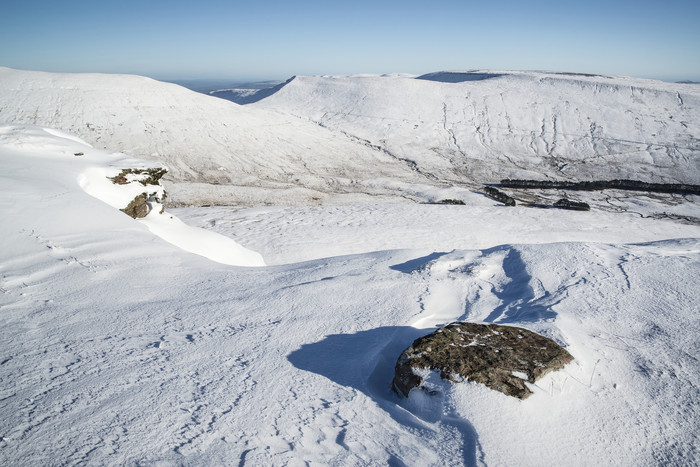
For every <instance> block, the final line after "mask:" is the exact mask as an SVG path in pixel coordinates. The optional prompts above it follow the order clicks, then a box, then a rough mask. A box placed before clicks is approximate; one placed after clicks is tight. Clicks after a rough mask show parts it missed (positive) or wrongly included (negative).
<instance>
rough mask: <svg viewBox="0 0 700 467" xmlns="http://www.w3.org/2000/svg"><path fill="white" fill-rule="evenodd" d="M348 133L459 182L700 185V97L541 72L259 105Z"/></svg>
mask: <svg viewBox="0 0 700 467" xmlns="http://www.w3.org/2000/svg"><path fill="white" fill-rule="evenodd" d="M252 105H253V106H254V107H256V108H261V109H276V110H283V111H285V112H288V113H290V114H294V115H298V116H301V117H303V118H306V119H308V120H310V121H313V122H316V123H318V124H320V125H323V126H324V127H326V128H330V129H335V130H341V131H343V132H346V133H347V134H350V135H352V136H354V137H357V138H360V139H363V140H366V141H368V142H369V143H371V144H374V145H377V146H380V147H381V148H383V149H385V150H386V151H387V152H389V153H391V154H393V155H395V156H396V157H398V158H402V159H407V160H410V161H412V162H415V164H416V167H417V168H418V169H419V170H420V171H422V172H425V173H429V174H431V175H433V176H436V177H438V178H440V179H441V180H449V181H454V182H463V181H465V180H468V181H476V182H497V181H498V180H499V179H501V178H535V179H546V178H555V179H570V180H590V179H614V178H631V179H640V180H644V181H654V182H685V183H695V184H697V183H698V182H700V88H698V87H697V86H694V85H689V84H671V83H664V82H660V81H653V80H643V79H633V78H624V77H610V76H597V75H584V74H564V73H545V72H493V71H474V72H441V73H432V74H428V75H424V76H420V77H417V78H415V79H414V78H409V77H400V76H388V77H387V76H353V77H333V76H328V77H305V76H299V77H296V78H295V79H293V80H292V81H291V82H289V83H287V84H286V85H285V86H284V87H283V88H282V89H280V90H279V91H278V92H276V93H275V94H273V95H271V96H270V97H268V98H266V99H264V100H262V101H260V102H258V103H256V104H252Z"/></svg>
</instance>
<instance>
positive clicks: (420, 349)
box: [393, 322, 573, 399]
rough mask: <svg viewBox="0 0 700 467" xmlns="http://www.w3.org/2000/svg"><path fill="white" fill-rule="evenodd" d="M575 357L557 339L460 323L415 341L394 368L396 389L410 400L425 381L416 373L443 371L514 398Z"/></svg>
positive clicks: (445, 375)
mask: <svg viewBox="0 0 700 467" xmlns="http://www.w3.org/2000/svg"><path fill="white" fill-rule="evenodd" d="M571 360H573V357H572V356H571V355H570V354H569V352H567V351H566V350H564V349H563V348H562V347H561V346H559V344H557V343H556V342H554V341H553V340H551V339H549V338H546V337H544V336H540V335H539V334H536V333H534V332H532V331H528V330H527V329H522V328H516V327H512V326H501V325H498V324H475V323H461V322H456V323H452V324H449V325H447V326H445V327H444V328H440V329H438V330H437V331H435V332H433V333H432V334H429V335H427V336H424V337H421V338H418V339H416V340H415V341H414V342H413V344H412V345H411V346H410V347H409V348H408V349H406V350H404V351H403V353H401V355H400V356H399V359H398V361H397V362H396V367H395V369H394V381H393V387H394V390H395V391H396V392H397V393H399V394H401V395H403V396H406V397H408V394H409V392H410V391H411V389H413V388H416V387H421V385H422V384H423V378H422V377H421V376H419V375H418V374H416V372H415V371H414V369H416V370H421V369H429V370H435V371H439V372H440V376H441V377H442V378H443V379H447V380H450V381H452V382H459V381H462V380H464V379H466V380H469V381H474V382H477V383H482V384H484V385H486V386H487V387H489V388H491V389H495V390H496V391H500V392H502V393H504V394H507V395H509V396H513V397H517V398H519V399H524V398H526V397H528V396H529V395H530V394H532V391H530V389H529V388H528V387H527V386H526V385H525V382H529V383H534V382H535V381H537V380H538V379H539V378H540V377H542V376H543V375H545V374H546V373H548V372H550V371H553V370H558V369H560V368H562V367H563V366H564V365H566V364H567V363H569V362H570V361H571Z"/></svg>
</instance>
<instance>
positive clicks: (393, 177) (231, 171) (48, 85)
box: [0, 68, 426, 204]
mask: <svg viewBox="0 0 700 467" xmlns="http://www.w3.org/2000/svg"><path fill="white" fill-rule="evenodd" d="M3 122H4V123H12V124H15V123H22V124H32V125H40V126H47V127H51V128H58V129H61V130H64V131H66V132H68V133H71V134H74V135H77V136H80V137H81V138H83V139H84V140H85V141H87V142H88V143H90V144H92V145H93V146H95V147H99V148H109V149H111V150H118V151H121V152H124V153H126V154H129V155H131V156H135V157H139V158H146V159H150V160H156V161H160V162H162V163H164V164H165V165H167V167H168V168H169V170H170V173H169V174H168V176H167V180H169V181H170V182H171V184H170V185H169V186H168V191H169V193H170V196H171V197H170V201H171V202H174V203H176V204H177V203H184V204H217V203H218V204H221V203H228V204H233V203H243V204H262V203H276V204H299V203H302V204H303V203H311V202H319V201H321V200H324V199H326V198H329V197H330V196H332V195H334V194H342V193H347V192H351V193H354V192H362V193H369V194H373V195H383V194H389V195H396V194H397V193H399V194H403V191H404V189H405V188H406V184H407V183H409V182H410V183H425V181H426V180H425V179H424V178H423V177H422V176H420V175H419V174H418V173H417V172H415V171H414V170H413V169H412V168H411V167H410V166H409V165H408V164H406V163H405V162H403V161H400V160H397V159H396V158H393V157H391V156H390V155H388V154H386V153H384V152H382V151H379V150H377V149H374V148H372V147H369V146H368V145H366V144H364V143H362V142H358V141H356V140H353V139H351V138H349V137H347V136H345V135H343V134H341V133H339V132H336V131H331V130H327V129H324V128H322V127H320V126H318V125H316V124H313V123H309V122H305V121H302V120H300V119H299V118H296V117H291V116H285V115H281V114H279V113H277V112H274V111H264V110H258V109H252V108H246V107H242V106H239V105H237V104H234V103H232V102H228V101H225V100H222V99H217V98H214V97H210V96H205V95H203V94H199V93H196V92H193V91H189V90H187V89H185V88H182V87H180V86H177V85H174V84H169V83H162V82H158V81H154V80H151V79H148V78H143V77H139V76H128V75H105V74H58V73H41V72H29V71H18V70H12V69H8V68H0V123H3ZM259 188H264V190H260V189H259Z"/></svg>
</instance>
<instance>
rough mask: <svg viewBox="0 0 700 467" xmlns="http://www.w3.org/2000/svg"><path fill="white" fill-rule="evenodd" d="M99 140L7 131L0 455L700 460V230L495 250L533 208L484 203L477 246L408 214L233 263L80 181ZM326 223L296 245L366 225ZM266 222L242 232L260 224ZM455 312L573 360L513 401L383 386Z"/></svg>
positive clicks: (409, 461) (158, 461) (157, 460)
mask: <svg viewBox="0 0 700 467" xmlns="http://www.w3.org/2000/svg"><path fill="white" fill-rule="evenodd" d="M78 146H79V147H81V148H82V149H83V151H84V152H85V155H84V156H83V157H84V158H82V157H76V156H74V155H73V154H74V153H75V149H76V147H78ZM111 157H112V156H110V155H109V154H104V153H101V152H99V151H94V152H92V151H91V150H90V149H89V148H88V147H86V146H85V145H83V144H82V143H80V142H78V141H75V140H72V139H68V138H65V137H58V136H55V135H53V136H52V134H51V133H47V132H45V131H44V130H40V129H27V128H3V130H2V138H1V139H0V193H1V194H2V196H0V215H2V222H0V246H1V247H0V381H1V382H2V384H0V464H2V465H65V464H71V465H72V464H90V465H304V464H309V465H314V464H315V465H338V466H340V465H343V466H344V465H408V466H444V465H484V464H487V465H613V464H614V465H629V466H637V465H694V464H696V463H697V460H698V457H699V456H700V445H699V442H698V438H697V436H696V434H697V432H698V428H699V427H698V420H699V419H700V405H699V403H698V401H700V370H699V366H698V359H697V355H698V352H699V350H700V349H698V340H697V336H698V335H699V333H700V324H699V321H698V318H697V316H698V305H697V304H698V303H699V302H700V291H699V290H698V287H697V277H698V274H700V241H699V240H698V238H700V232H698V229H699V228H698V227H693V226H684V227H683V229H687V230H684V231H682V232H680V231H678V232H677V231H675V230H674V229H673V226H675V225H676V224H672V223H669V224H667V225H668V226H669V228H668V229H666V230H664V229H661V228H659V226H661V225H662V224H663V222H664V221H658V220H652V221H650V222H651V224H650V225H651V226H652V228H649V229H648V231H647V232H645V233H644V235H645V236H646V243H641V244H625V243H624V242H623V241H621V240H622V239H623V238H624V236H623V234H622V232H621V227H620V226H616V229H615V230H612V231H611V230H610V229H609V227H610V226H609V224H610V223H611V220H610V219H609V218H608V217H605V216H603V217H600V216H599V214H598V213H595V212H590V213H583V214H581V215H582V216H585V218H586V219H587V223H588V225H589V226H590V232H588V233H587V235H588V238H587V239H586V242H571V241H570V240H572V235H571V233H570V231H569V230H567V229H568V228H569V227H567V225H565V224H567V223H566V222H564V221H565V220H566V219H561V222H558V223H557V222H552V223H551V228H550V229H549V232H548V235H549V236H550V239H551V240H552V243H544V244H537V245H535V244H532V245H525V244H504V245H498V244H495V243H490V244H489V241H491V242H499V241H501V239H503V238H504V237H499V236H495V235H494V233H495V232H496V231H498V230H499V229H500V228H501V227H500V225H509V226H511V227H509V228H507V229H505V230H506V231H513V232H514V231H515V230H516V229H515V228H514V227H513V226H514V225H519V224H520V225H522V224H528V225H529V224H531V223H532V222H536V221H537V219H536V218H531V217H529V216H523V215H521V214H522V212H524V211H523V210H524V209H525V208H520V207H518V208H515V209H512V210H511V209H508V210H506V209H503V208H498V207H490V208H488V207H486V206H484V207H480V208H479V211H478V214H479V216H488V215H490V214H492V213H493V214H496V213H498V215H499V216H502V217H501V222H500V223H498V224H495V225H494V224H488V223H486V224H479V223H476V222H475V223H474V225H473V226H472V228H471V230H470V234H472V235H476V236H478V244H479V245H480V246H479V249H473V248H471V249H461V250H456V251H452V252H450V253H443V252H441V251H440V250H437V249H436V248H434V247H431V246H430V244H429V241H428V240H427V239H425V238H414V237H415V236H416V235H418V234H417V233H416V232H415V231H414V230H412V229H410V228H406V229H405V231H404V232H403V236H404V237H406V238H407V240H406V242H405V243H404V245H408V246H409V248H410V243H411V239H414V244H413V247H418V246H420V247H419V248H418V249H404V250H394V249H392V248H390V245H391V243H390V236H386V237H384V239H383V240H382V241H381V242H378V243H376V244H377V245H379V244H381V243H383V244H384V247H389V248H386V249H383V250H381V251H373V252H364V253H362V254H357V255H352V256H335V257H327V258H321V259H316V260H313V261H306V262H293V263H290V264H286V265H280V266H268V267H262V268H243V267H235V266H227V265H224V264H219V263H215V262H212V261H209V260H207V259H205V258H203V257H202V256H198V255H193V254H191V253H188V252H186V251H183V250H181V249H179V248H177V247H175V246H173V245H172V244H170V243H167V242H165V241H163V240H162V239H161V238H159V237H157V236H154V235H153V234H152V233H151V232H149V231H148V229H147V228H146V226H145V225H143V223H140V222H138V221H135V220H133V219H131V218H129V217H128V216H126V215H124V214H122V213H120V212H119V211H117V210H116V209H115V208H113V207H111V206H109V205H108V204H106V203H104V202H103V201H101V200H99V199H96V198H94V197H93V196H90V195H89V194H87V193H85V191H84V190H83V189H82V188H81V186H80V185H79V182H78V180H79V178H80V175H81V174H83V173H84V171H85V169H86V168H88V167H90V166H92V165H94V164H95V163H96V162H99V163H100V164H101V163H104V162H105V161H108V160H110V158H111ZM415 207H417V208H425V207H424V206H419V205H415ZM434 207H437V208H440V209H438V210H436V211H434V212H423V211H421V212H423V214H422V217H421V222H426V223H430V224H433V225H440V226H441V228H442V229H443V232H442V233H441V238H440V245H439V247H440V248H442V247H444V246H446V245H449V244H450V242H449V239H447V238H446V237H447V236H448V235H451V236H452V238H453V240H452V242H453V244H457V243H458V242H460V241H462V240H461V237H463V236H464V234H465V226H464V225H450V224H444V225H443V224H441V222H442V221H444V220H445V219H447V218H449V217H451V216H454V215H455V214H456V212H457V211H455V209H457V207H445V206H434ZM442 208H445V209H442ZM382 209H389V208H388V207H387V208H382ZM462 209H464V210H466V212H470V211H471V210H472V209H474V208H470V207H462ZM532 212H539V211H532ZM331 214H332V213H331ZM568 215H571V214H567V216H568ZM327 216H328V212H326V211H318V212H317V218H316V222H311V223H310V224H309V225H310V227H309V229H311V228H313V229H317V232H316V233H318V231H321V232H327V233H328V234H329V235H328V236H327V237H325V238H324V237H323V236H317V237H314V238H313V239H310V240H307V241H306V243H304V242H299V243H298V245H297V246H296V250H297V251H295V252H293V254H294V255H300V256H301V255H302V254H303V251H307V252H309V254H308V256H309V257H311V256H313V255H315V254H316V252H318V251H321V250H326V251H330V250H331V249H332V248H330V247H324V246H323V243H325V244H326V245H335V244H338V243H340V244H349V243H350V242H351V240H353V239H354V240H356V241H359V240H361V239H363V238H365V237H367V236H368V235H372V231H371V230H370V231H368V230H367V226H366V223H363V222H362V216H361V215H360V214H359V213H357V214H354V215H353V216H352V217H350V218H346V222H347V224H346V225H345V228H344V229H342V230H334V229H329V228H328V224H329V222H324V219H328V220H330V221H331V222H330V223H333V224H334V223H335V222H337V221H342V220H343V217H344V216H343V215H342V212H341V213H339V215H337V216H335V217H334V216H333V215H331V216H330V218H328V217H327ZM508 216H510V217H508ZM222 217H223V214H220V215H218V216H217V218H219V219H221V218H222ZM268 217H270V216H265V215H261V216H259V217H255V216H253V217H251V218H250V219H248V220H250V221H251V222H250V223H246V219H242V220H240V224H241V225H240V226H239V227H240V228H243V229H249V228H250V229H253V228H255V226H259V229H258V234H259V236H261V237H264V236H269V235H270V232H271V231H270V229H269V227H270V224H269V223H266V222H265V219H267V218H268ZM625 219H626V217H625V216H623V217H621V218H620V224H624V223H625V222H624V221H625ZM289 220H290V222H296V221H297V219H296V218H295V217H294V216H293V215H292V216H290V219H289ZM274 222H277V219H274ZM404 222H406V223H407V224H410V221H409V220H408V219H404ZM639 222H643V220H640V221H639ZM644 225H645V224H636V223H635V224H633V225H632V226H631V229H635V230H636V229H638V228H644ZM530 227H532V226H530ZM597 227H599V228H597ZM692 229H695V230H692ZM231 232H232V233H234V234H235V229H234V230H232V231H231ZM293 232H302V231H293ZM694 232H695V233H694ZM299 234H300V235H302V233H299ZM634 235H635V236H636V235H642V234H639V233H635V234H634ZM680 236H685V237H687V238H685V239H682V238H678V237H680ZM630 238H639V237H633V236H631V237H630ZM554 241H556V243H554ZM611 242H612V243H611ZM241 243H242V244H243V246H246V247H250V246H251V245H250V244H248V243H245V242H241ZM259 243H260V245H268V246H270V245H272V244H273V242H266V241H264V240H263V241H260V242H259ZM285 248H288V247H285ZM335 248H336V250H335V254H340V251H339V250H338V249H337V247H335ZM261 252H262V253H263V255H265V253H266V252H265V251H261ZM290 257H291V256H290V254H287V255H286V258H290ZM454 319H468V320H473V321H489V322H497V323H506V324H513V325H519V326H524V327H527V328H530V329H533V330H536V331H538V332H541V333H544V334H546V335H548V336H550V337H553V338H555V339H557V340H558V341H559V342H560V343H561V344H563V345H565V346H566V347H567V349H568V350H569V351H570V352H571V353H572V355H573V356H574V357H575V359H576V360H575V362H572V363H571V364H570V365H568V366H567V367H566V368H565V369H563V370H562V371H560V372H557V373H553V374H551V375H550V376H548V377H547V378H545V379H543V380H541V381H540V382H539V383H538V385H537V386H536V387H534V388H533V389H534V394H533V395H532V396H531V397H530V398H528V399H527V400H525V401H518V400H515V399H510V398H508V397H507V396H504V395H503V394H501V393H498V392H495V391H490V390H487V389H485V388H483V387H481V386H476V385H471V384H462V385H459V386H443V385H440V384H439V382H438V383H437V384H436V387H437V389H438V391H439V393H438V394H436V395H435V396H434V397H427V396H426V395H424V394H421V393H416V392H414V393H413V394H412V395H411V397H410V398H409V400H400V399H398V397H397V396H396V395H394V394H393V393H392V392H391V390H390V389H389V387H390V382H391V378H392V370H393V364H394V362H395V359H396V357H397V356H398V354H399V353H400V352H401V350H403V348H405V347H406V346H407V345H408V344H410V342H411V341H412V340H413V339H414V338H415V337H417V336H418V335H421V334H426V333H428V332H430V330H431V329H429V328H428V329H421V327H423V326H425V327H427V326H435V325H440V324H443V323H446V322H448V321H451V320H454Z"/></svg>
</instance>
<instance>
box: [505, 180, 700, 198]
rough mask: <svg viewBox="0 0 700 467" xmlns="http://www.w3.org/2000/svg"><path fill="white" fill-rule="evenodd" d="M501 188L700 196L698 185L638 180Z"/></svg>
mask: <svg viewBox="0 0 700 467" xmlns="http://www.w3.org/2000/svg"><path fill="white" fill-rule="evenodd" d="M498 186H500V187H503V188H522V189H525V188H544V189H558V190H579V191H593V190H608V189H615V190H629V191H648V192H650V193H678V194H695V195H699V194H700V185H692V184H688V183H650V182H642V181H639V180H626V179H621V180H592V181H585V182H567V181H556V180H511V179H505V180H501V183H500V184H499V185H498Z"/></svg>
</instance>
